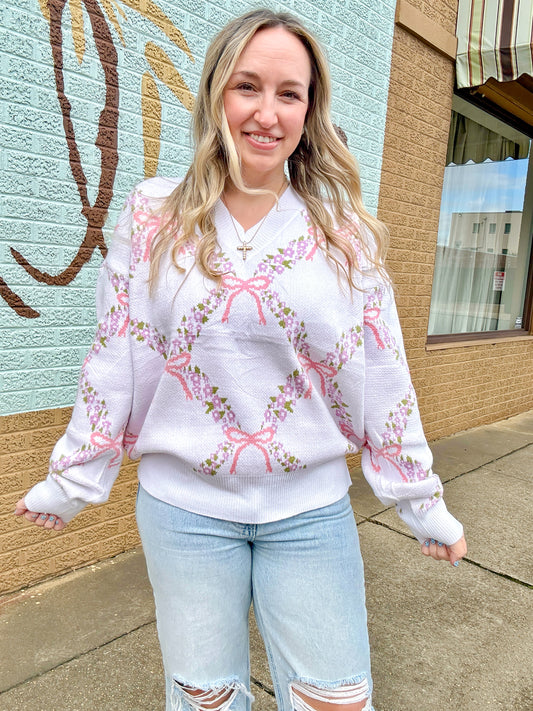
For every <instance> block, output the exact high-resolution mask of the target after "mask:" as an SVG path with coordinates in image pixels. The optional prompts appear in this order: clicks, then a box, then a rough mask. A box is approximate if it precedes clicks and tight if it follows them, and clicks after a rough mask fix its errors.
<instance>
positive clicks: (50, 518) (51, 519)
mask: <svg viewBox="0 0 533 711" xmlns="http://www.w3.org/2000/svg"><path fill="white" fill-rule="evenodd" d="M48 520H49V521H55V520H56V517H55V516H49V518H48Z"/></svg>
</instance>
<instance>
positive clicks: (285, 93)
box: [234, 81, 303, 101]
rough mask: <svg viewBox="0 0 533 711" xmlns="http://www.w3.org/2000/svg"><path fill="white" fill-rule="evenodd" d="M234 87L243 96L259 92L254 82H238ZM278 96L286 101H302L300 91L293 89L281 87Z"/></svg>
mask: <svg viewBox="0 0 533 711" xmlns="http://www.w3.org/2000/svg"><path fill="white" fill-rule="evenodd" d="M234 89H236V90H237V91H239V92H240V93H241V94H244V95H245V96H246V95H248V96H253V95H255V94H256V93H258V92H259V89H258V88H257V87H256V86H255V85H254V84H252V83H250V82H248V81H242V82H239V83H238V84H237V85H236V86H235V87H234ZM279 96H280V97H281V98H282V99H285V100H287V101H302V100H303V98H302V96H301V94H300V92H298V91H295V90H294V89H282V90H281V91H280V92H279Z"/></svg>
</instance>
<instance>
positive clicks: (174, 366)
mask: <svg viewBox="0 0 533 711" xmlns="http://www.w3.org/2000/svg"><path fill="white" fill-rule="evenodd" d="M190 362H191V354H190V353H180V354H179V355H177V356H173V357H172V358H169V359H168V361H167V364H166V366H165V370H166V371H167V373H168V374H169V375H172V376H173V377H174V378H177V379H178V380H179V381H180V383H181V386H182V388H183V391H184V392H185V398H186V399H187V400H192V393H191V391H190V390H189V388H188V386H187V383H186V382H185V378H184V377H183V375H182V374H181V373H180V370H183V369H184V368H186V367H187V366H188V365H189V363H190Z"/></svg>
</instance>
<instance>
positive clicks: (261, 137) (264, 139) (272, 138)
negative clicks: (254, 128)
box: [249, 133, 278, 143]
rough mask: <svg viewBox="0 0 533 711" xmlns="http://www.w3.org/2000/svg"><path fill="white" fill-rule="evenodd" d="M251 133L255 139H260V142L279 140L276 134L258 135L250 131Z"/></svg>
mask: <svg viewBox="0 0 533 711" xmlns="http://www.w3.org/2000/svg"><path fill="white" fill-rule="evenodd" d="M249 135H250V136H251V137H252V138H253V139H254V141H258V142H259V143H273V142H274V141H277V140H278V139H277V138H275V137H274V136H258V135H257V133H250V134H249Z"/></svg>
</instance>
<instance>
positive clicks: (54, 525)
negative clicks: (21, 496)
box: [31, 512, 65, 531]
mask: <svg viewBox="0 0 533 711" xmlns="http://www.w3.org/2000/svg"><path fill="white" fill-rule="evenodd" d="M31 521H32V522H33V523H34V524H35V525H36V526H39V527H40V528H44V529H45V530H47V531H61V529H62V528H64V527H65V524H64V523H63V521H62V520H61V519H60V518H59V516H54V514H45V513H42V514H41V513H38V514H37V516H35V512H32V513H31Z"/></svg>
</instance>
